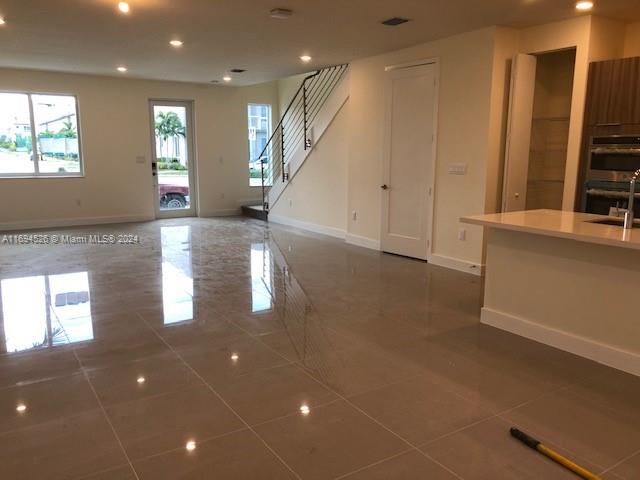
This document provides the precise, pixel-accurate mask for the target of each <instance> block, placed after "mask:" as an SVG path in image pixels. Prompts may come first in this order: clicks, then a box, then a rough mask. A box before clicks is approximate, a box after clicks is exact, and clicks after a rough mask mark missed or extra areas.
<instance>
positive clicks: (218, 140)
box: [0, 69, 278, 228]
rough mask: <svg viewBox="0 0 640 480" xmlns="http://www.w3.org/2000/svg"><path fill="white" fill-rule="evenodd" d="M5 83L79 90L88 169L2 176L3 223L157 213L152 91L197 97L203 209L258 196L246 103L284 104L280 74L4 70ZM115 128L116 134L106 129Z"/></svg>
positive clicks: (214, 210)
mask: <svg viewBox="0 0 640 480" xmlns="http://www.w3.org/2000/svg"><path fill="white" fill-rule="evenodd" d="M0 90H14V91H34V92H49V93H69V94H75V95H77V96H78V104H79V109H80V111H79V114H80V134H81V139H82V148H83V158H84V165H85V177H84V178H57V179H52V178H32V179H0V228H8V227H12V226H33V225H61V224H66V223H78V222H84V221H89V222H91V221H99V220H102V221H109V220H139V219H151V218H153V217H154V215H155V213H154V203H153V202H154V200H155V196H154V192H153V187H152V177H151V166H150V158H151V130H150V128H151V127H150V120H149V103H148V102H149V99H150V98H155V99H177V100H192V101H194V108H195V117H196V118H195V127H196V131H195V135H196V145H197V151H196V154H197V167H198V178H199V182H198V197H199V209H200V215H201V216H209V215H217V214H229V213H234V212H237V211H238V207H239V206H240V205H241V204H242V203H244V202H246V201H250V200H257V199H260V198H261V191H260V189H259V188H253V189H252V188H250V187H249V186H248V185H249V183H248V166H247V157H248V142H247V111H246V108H247V103H249V102H260V103H270V104H272V105H273V106H274V111H275V112H277V111H278V110H277V105H278V90H277V85H276V83H275V82H272V83H268V84H263V85H257V86H254V87H243V88H234V87H216V86H208V85H197V84H188V83H170V82H160V81H146V80H130V79H123V78H112V77H99V76H90V75H71V74H58V73H47V72H37V71H27V70H11V69H3V70H0ZM274 117H276V118H277V114H276V115H274ZM114 129H116V130H117V133H118V137H119V142H117V143H114V142H112V141H111V139H112V136H111V135H110V134H106V132H111V131H113V130H114ZM140 155H142V156H144V157H145V158H146V162H145V163H144V164H138V163H136V157H137V156H140Z"/></svg>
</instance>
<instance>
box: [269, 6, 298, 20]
mask: <svg viewBox="0 0 640 480" xmlns="http://www.w3.org/2000/svg"><path fill="white" fill-rule="evenodd" d="M291 15H293V11H292V10H289V9H288V8H274V9H273V10H271V11H270V12H269V16H270V17H271V18H277V19H278V20H285V19H287V18H289V17H290V16H291Z"/></svg>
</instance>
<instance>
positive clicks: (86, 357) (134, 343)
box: [75, 321, 169, 369]
mask: <svg viewBox="0 0 640 480" xmlns="http://www.w3.org/2000/svg"><path fill="white" fill-rule="evenodd" d="M168 351H169V348H168V347H167V345H166V344H165V343H164V342H163V341H162V340H161V339H160V338H158V336H157V335H156V334H155V333H154V332H153V331H152V330H151V329H150V328H148V327H147V326H146V325H144V323H142V322H138V321H136V322H132V323H130V324H122V325H121V324H112V323H109V324H104V325H102V326H101V328H97V327H96V337H95V340H94V341H91V342H87V343H85V344H83V345H81V346H78V347H77V348H75V352H76V354H77V355H78V358H79V360H80V363H81V364H82V366H83V367H85V368H89V369H91V368H103V367H113V366H116V365H124V364H126V363H130V362H134V361H136V360H140V359H142V358H145V357H149V356H152V355H157V354H160V353H165V352H168Z"/></svg>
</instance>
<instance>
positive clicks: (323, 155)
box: [269, 101, 349, 237]
mask: <svg viewBox="0 0 640 480" xmlns="http://www.w3.org/2000/svg"><path fill="white" fill-rule="evenodd" d="M348 115H349V102H348V101H347V103H346V104H345V105H344V106H343V107H342V109H341V110H340V112H338V114H337V115H336V117H335V118H334V119H333V123H332V124H331V125H330V127H329V128H328V129H327V131H326V133H325V134H324V135H323V136H322V137H321V138H320V140H319V141H318V142H317V143H316V144H315V145H314V148H313V150H312V151H311V153H310V154H309V156H308V157H307V160H306V161H305V163H304V164H303V165H302V167H301V168H300V170H298V172H297V173H296V175H295V176H294V177H293V178H292V179H291V180H290V182H289V184H288V185H287V188H286V190H285V191H284V193H283V194H282V197H281V198H280V199H279V200H278V201H277V202H276V204H275V206H274V207H273V208H272V209H271V211H270V212H269V215H270V216H271V217H272V218H273V217H276V219H277V217H286V218H287V219H289V220H293V222H290V223H293V224H296V222H304V223H307V224H311V225H309V226H310V227H311V228H314V227H316V228H317V227H318V226H321V227H324V230H325V231H326V233H330V234H334V235H337V236H341V237H344V235H345V232H346V229H347V162H346V161H345V160H346V158H347V153H348V149H347V146H348V143H347V136H348V129H349V117H348ZM319 231H322V230H319Z"/></svg>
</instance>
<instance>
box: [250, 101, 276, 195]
mask: <svg viewBox="0 0 640 480" xmlns="http://www.w3.org/2000/svg"><path fill="white" fill-rule="evenodd" d="M248 117H249V185H250V186H252V187H259V186H261V185H262V172H263V171H264V174H265V181H266V182H269V183H270V181H269V180H268V172H269V171H270V170H271V152H270V151H269V149H267V151H266V152H264V154H263V156H262V157H261V158H258V157H260V154H262V153H263V151H264V147H265V146H266V145H267V142H268V141H269V139H270V138H271V105H258V104H253V103H251V104H249V107H248ZM263 166H264V168H263Z"/></svg>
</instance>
